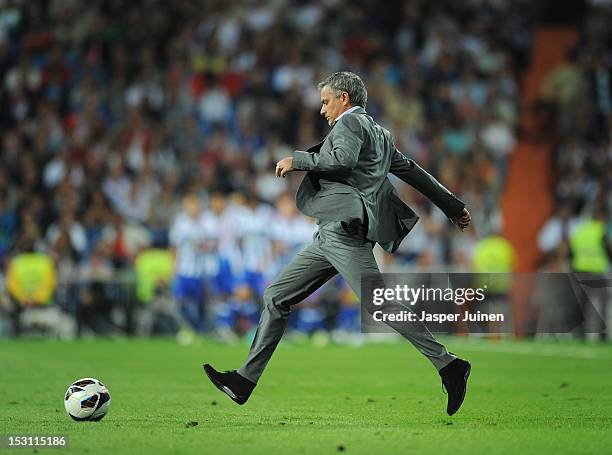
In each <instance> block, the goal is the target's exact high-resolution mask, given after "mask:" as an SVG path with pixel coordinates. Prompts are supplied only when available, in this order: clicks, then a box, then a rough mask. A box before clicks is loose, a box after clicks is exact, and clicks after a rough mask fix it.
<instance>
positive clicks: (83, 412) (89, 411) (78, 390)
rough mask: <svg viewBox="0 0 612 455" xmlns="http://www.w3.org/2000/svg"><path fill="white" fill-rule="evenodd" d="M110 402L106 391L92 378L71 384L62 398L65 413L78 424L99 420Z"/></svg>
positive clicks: (104, 387)
mask: <svg viewBox="0 0 612 455" xmlns="http://www.w3.org/2000/svg"><path fill="white" fill-rule="evenodd" d="M110 402H111V398H110V393H109V392H108V389H107V388H106V386H105V385H104V384H102V383H101V382H100V381H98V380H97V379H94V378H83V379H79V380H78V381H75V382H73V383H72V384H70V387H68V390H67V391H66V395H65V396H64V406H65V407H66V412H67V413H68V415H69V416H70V417H72V418H73V419H74V420H76V421H78V422H82V421H87V420H88V421H91V422H97V421H98V420H101V419H102V417H104V416H105V415H106V413H107V412H108V408H109V407H110Z"/></svg>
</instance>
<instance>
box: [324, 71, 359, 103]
mask: <svg viewBox="0 0 612 455" xmlns="http://www.w3.org/2000/svg"><path fill="white" fill-rule="evenodd" d="M326 85H328V86H329V88H330V89H331V91H332V92H333V93H334V95H335V96H336V98H339V97H340V95H341V94H342V92H346V93H348V96H349V99H350V100H351V104H352V105H353V106H362V107H366V104H367V102H368V91H367V90H366V87H365V84H364V83H363V81H362V80H361V78H360V77H359V76H357V75H356V74H355V73H351V72H349V71H340V72H338V73H333V74H331V75H330V76H327V77H326V78H325V79H323V80H322V81H321V82H319V85H318V87H319V90H322V89H323V87H325V86H326Z"/></svg>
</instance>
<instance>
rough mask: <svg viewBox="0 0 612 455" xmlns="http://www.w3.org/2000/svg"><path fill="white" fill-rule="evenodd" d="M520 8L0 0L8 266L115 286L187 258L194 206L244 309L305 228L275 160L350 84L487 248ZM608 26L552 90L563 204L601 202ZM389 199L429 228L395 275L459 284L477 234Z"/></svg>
mask: <svg viewBox="0 0 612 455" xmlns="http://www.w3.org/2000/svg"><path fill="white" fill-rule="evenodd" d="M532 3H533V2H530V1H528V0H495V1H479V0H472V1H463V2H455V1H439V2H438V1H436V2H428V1H424V0H407V1H403V2H399V1H392V2H385V3H384V5H383V4H381V3H380V2H374V1H363V2H348V1H340V0H322V1H308V0H273V1H265V0H248V1H234V0H224V1H213V0H208V1H191V0H176V1H172V2H163V1H159V0H144V1H130V2H128V1H123V0H110V1H100V0H93V1H88V2H84V1H78V0H50V1H24V0H0V75H2V76H1V80H0V136H1V138H2V143H1V144H0V146H1V148H2V149H1V153H0V267H2V270H3V271H6V269H7V267H8V264H9V261H10V259H11V258H13V257H15V256H16V255H18V254H20V253H24V252H31V251H35V252H40V253H44V254H46V255H48V256H49V257H50V258H51V259H52V261H53V263H54V265H55V267H56V271H57V277H58V281H74V280H81V281H82V280H85V281H87V280H89V281H92V280H94V279H95V280H97V281H109V280H112V279H113V277H116V276H118V274H120V273H121V271H122V270H124V269H126V268H131V267H133V266H134V263H135V261H136V258H137V257H138V255H139V254H140V253H141V252H142V251H144V250H147V249H151V248H161V249H165V248H177V247H179V245H177V243H176V242H173V239H172V235H171V233H172V228H173V226H174V225H175V224H176V223H177V222H178V221H179V217H180V216H184V211H185V210H186V209H185V207H184V198H185V197H186V196H189V195H192V196H193V195H195V197H196V199H197V200H198V204H200V205H201V211H202V213H204V214H205V215H206V214H208V215H206V216H208V219H209V221H210V220H211V219H212V220H215V221H214V223H212V225H213V226H215V227H214V229H213V230H212V231H208V232H214V234H211V239H215V240H216V241H218V242H220V243H219V245H220V244H222V251H223V252H224V254H222V255H220V256H222V257H220V258H216V259H214V260H213V262H215V261H216V263H215V264H213V265H211V260H210V258H209V259H208V262H207V264H208V265H207V266H205V269H206V270H209V271H210V270H215V272H214V273H213V272H209V271H208V272H205V273H207V274H208V275H211V276H212V275H215V276H216V275H218V274H219V273H221V275H223V273H226V275H227V276H231V280H227V279H224V278H223V277H220V278H219V277H217V278H215V280H216V283H217V284H216V285H212V284H211V285H210V286H208V289H213V290H215V291H214V292H217V293H218V294H219V295H224V296H226V297H227V298H226V299H225V300H226V301H227V300H228V299H229V300H231V299H235V298H238V300H240V299H241V297H240V296H241V295H243V294H241V293H242V292H243V287H241V286H243V285H244V284H245V283H246V284H247V285H248V287H249V290H250V291H249V292H250V293H252V295H253V296H254V299H255V300H257V296H258V295H260V293H261V291H262V289H263V286H265V282H266V280H268V279H270V278H271V277H273V275H274V274H275V273H276V272H277V271H278V269H279V267H281V266H282V264H283V263H284V262H286V261H287V260H288V258H290V257H291V255H292V254H294V252H295V251H296V250H297V249H299V248H300V247H301V245H303V244H305V243H308V242H309V241H310V239H311V236H312V232H313V230H314V223H313V220H307V219H305V218H304V217H302V216H301V215H300V214H298V213H296V212H295V207H293V200H292V197H293V193H294V192H295V190H296V188H297V186H298V184H299V181H300V179H301V175H299V174H297V173H296V174H291V175H290V177H289V178H287V179H278V178H276V177H275V176H274V167H275V163H276V161H278V160H279V159H280V158H282V157H284V156H286V155H287V154H288V153H289V152H290V151H291V150H293V149H304V148H305V147H308V146H309V145H312V144H313V143H316V142H318V141H319V140H320V139H321V138H322V137H323V136H324V135H325V134H326V131H327V128H328V127H327V126H326V124H325V122H324V121H323V119H321V118H320V116H319V115H318V111H319V108H320V100H319V94H318V92H317V89H316V84H317V82H318V81H319V80H321V79H322V78H323V77H325V76H326V75H328V74H329V73H330V72H333V71H337V70H343V69H346V70H351V71H354V72H357V73H358V74H360V75H361V76H362V78H363V79H364V81H365V83H366V86H367V88H368V105H367V111H368V112H369V114H370V115H372V116H373V117H374V118H375V119H376V121H378V122H379V123H380V124H382V125H384V126H386V127H387V128H388V129H389V130H390V131H391V132H392V133H393V134H394V137H395V139H396V144H397V146H398V148H399V149H400V150H401V151H403V152H404V153H405V154H407V155H408V156H410V157H411V158H414V159H415V160H416V161H418V162H419V163H420V164H421V165H422V166H423V167H425V168H426V169H428V170H429V171H431V172H432V173H433V174H434V175H436V176H437V177H438V178H439V180H440V181H442V182H443V183H444V184H445V185H446V186H447V187H448V188H449V189H450V190H451V191H453V192H454V193H455V194H457V195H458V197H460V198H462V199H464V200H468V201H470V210H471V211H472V215H473V218H474V223H475V224H476V225H478V226H479V232H478V235H479V236H480V237H484V236H487V235H489V234H492V233H496V232H498V231H499V229H500V223H501V221H500V220H501V215H500V213H499V210H500V203H499V198H500V195H501V190H502V188H503V184H504V178H505V173H506V168H507V162H508V157H509V155H510V154H511V152H512V150H513V148H514V146H515V143H516V141H517V128H518V118H519V112H518V95H519V93H518V91H519V89H518V75H519V74H520V72H521V71H522V70H523V69H524V68H525V66H526V65H528V63H529V52H530V46H531V39H532V37H531V24H530V20H531V17H532V16H531V14H530V11H531V8H532V7H533V5H532ZM604 17H607V18H608V19H609V15H608V16H604ZM604 17H599V18H598V17H595V18H592V21H591V22H589V23H588V25H587V28H586V29H585V36H584V40H583V41H582V42H581V45H582V43H583V44H584V46H585V48H586V49H588V50H589V53H588V55H585V54H583V53H582V52H580V58H579V59H578V60H576V59H574V60H572V61H570V62H568V69H567V70H566V71H565V73H563V74H560V75H559V76H558V77H557V78H556V79H554V80H551V82H550V87H549V88H547V89H546V94H547V96H549V100H550V102H551V103H553V104H555V103H556V105H557V106H558V108H559V110H560V111H561V112H562V114H563V115H560V116H559V121H560V122H562V125H563V126H562V128H563V130H564V131H566V132H567V134H568V137H567V140H566V141H565V142H564V146H563V149H562V150H561V149H560V151H559V156H562V157H563V158H560V159H558V160H557V161H556V162H557V163H558V164H557V165H558V172H559V174H560V175H566V174H571V175H572V178H570V179H559V182H562V181H563V182H566V183H560V184H559V185H558V187H557V190H556V192H557V194H558V200H559V204H560V206H565V205H566V204H565V202H567V201H568V200H571V201H572V202H575V203H576V204H578V202H579V201H580V200H581V199H580V198H581V197H582V198H583V199H584V198H587V199H588V198H589V197H591V195H592V194H593V193H592V192H591V189H592V185H598V184H599V185H608V186H607V188H609V179H610V176H611V173H610V168H609V166H608V168H607V173H606V172H605V171H604V170H605V169H606V167H605V166H600V165H599V164H601V162H602V160H603V162H605V161H606V157H607V156H609V150H610V149H609V146H610V137H609V134H602V132H603V131H608V133H609V122H610V116H609V109H610V106H609V93H608V98H606V96H605V95H602V91H603V92H605V90H606V81H607V83H608V86H607V87H608V89H609V82H610V80H609V76H610V72H609V70H610V61H609V57H610V56H609V54H606V53H605V52H604V51H606V50H609V48H608V47H605V46H603V47H602V46H599V47H598V44H597V43H598V40H599V39H600V38H601V36H602V35H601V34H602V33H604V32H607V31H606V30H605V23H606V19H604ZM608 23H609V21H608ZM500 24H503V26H500ZM602 24H604V25H603V26H602ZM602 27H603V30H602ZM606 77H607V78H608V79H606ZM602 81H603V82H602ZM568 84H570V85H572V87H571V89H573V91H572V90H571V89H570V88H568ZM559 87H562V89H559ZM606 100H607V103H608V104H606ZM594 116H598V122H599V123H592V122H590V121H586V120H585V119H586V118H587V117H588V118H589V119H590V118H591V117H594ZM577 120H579V121H577ZM602 122H603V123H602ZM568 125H571V126H572V128H567V126H568ZM605 125H607V126H605ZM591 133H599V134H591ZM586 138H588V140H587V139H586ZM591 139H592V140H591ZM608 160H609V158H608ZM587 161H588V163H589V166H584V165H583V163H584V162H587ZM576 169H579V170H580V171H579V172H576ZM602 173H603V174H602ZM577 179H579V180H577ZM606 179H607V180H606ZM568 180H569V181H570V183H567V181H568ZM603 188H606V186H604V187H603ZM398 189H399V190H400V191H401V194H402V196H403V197H404V199H405V200H406V201H407V202H408V203H409V204H410V205H412V206H414V207H415V208H416V210H417V211H418V213H419V215H420V216H421V221H420V222H419V223H418V224H417V227H416V228H415V230H414V232H413V233H412V234H411V235H410V237H409V240H407V241H405V242H404V243H403V245H402V247H401V248H400V251H399V252H398V254H396V255H394V257H391V256H384V257H382V258H381V259H382V261H381V264H382V265H383V266H384V267H385V269H387V270H389V269H393V268H401V267H420V268H431V267H432V266H436V265H447V266H452V267H456V268H459V269H462V270H469V269H470V267H471V265H472V254H473V249H474V245H475V244H476V242H477V241H478V239H479V237H476V236H475V235H474V236H473V237H472V238H469V237H463V238H462V239H461V241H459V240H458V239H456V238H455V237H456V235H457V234H456V233H455V231H454V230H453V229H452V226H451V225H450V223H449V221H448V220H447V219H446V218H445V217H444V215H443V214H442V213H441V212H440V211H439V210H437V209H435V207H432V206H431V203H429V201H427V200H426V199H425V198H424V197H423V196H421V195H420V194H418V193H416V192H415V191H414V190H412V189H411V188H409V187H407V186H405V185H403V184H401V182H399V181H398ZM206 216H205V218H206ZM292 226H293V227H292ZM206 267H208V268H206ZM219 271H221V272H219ZM251 272H253V273H255V275H253V273H251ZM253 276H256V278H253ZM228 282H229V283H230V284H227V283H228ZM219 286H220V287H219ZM338 289H340V291H338V292H342V289H343V288H342V286H341V285H340V288H338ZM90 294H91V292H90ZM94 294H95V293H94ZM247 294H248V293H247ZM75 295H76V297H75V298H76V299H77V300H79V299H83V297H82V296H81V294H79V293H76V294H75ZM319 298H323V297H320V296H319ZM245 299H246V297H245ZM85 300H86V298H85ZM242 300H244V299H242ZM344 300H346V301H347V302H350V300H351V298H350V297H346V298H344ZM307 316H308V317H311V319H312V317H314V316H313V315H312V314H310V315H308V314H307ZM317 317H318V318H319V320H320V319H325V318H328V316H325V315H323V316H321V315H319V316H317ZM311 319H308V318H307V320H311ZM314 319H315V320H316V318H314Z"/></svg>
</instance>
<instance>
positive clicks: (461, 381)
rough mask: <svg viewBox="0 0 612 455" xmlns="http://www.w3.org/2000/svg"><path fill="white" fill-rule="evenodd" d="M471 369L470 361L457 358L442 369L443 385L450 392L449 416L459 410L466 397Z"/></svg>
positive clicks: (447, 408) (447, 409)
mask: <svg viewBox="0 0 612 455" xmlns="http://www.w3.org/2000/svg"><path fill="white" fill-rule="evenodd" d="M471 369H472V366H471V365H470V362H467V361H465V360H463V359H459V358H457V359H455V360H453V361H452V362H451V363H449V364H448V365H446V366H445V367H444V368H442V369H441V370H440V376H441V377H442V386H443V387H444V388H445V389H446V392H447V393H448V405H447V406H446V412H448V415H449V416H452V415H453V414H454V413H456V412H457V411H458V410H459V408H460V407H461V404H462V403H463V400H464V399H465V392H466V390H467V380H468V376H469V375H470V370H471Z"/></svg>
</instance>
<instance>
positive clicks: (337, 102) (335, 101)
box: [320, 85, 351, 126]
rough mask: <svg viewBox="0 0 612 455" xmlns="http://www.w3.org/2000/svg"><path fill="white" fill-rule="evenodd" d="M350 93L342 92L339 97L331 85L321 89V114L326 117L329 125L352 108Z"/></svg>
mask: <svg viewBox="0 0 612 455" xmlns="http://www.w3.org/2000/svg"><path fill="white" fill-rule="evenodd" d="M350 107H351V106H350V102H349V96H348V93H346V92H342V93H341V94H340V96H339V97H336V96H335V95H334V92H333V91H332V89H331V88H329V85H326V86H325V87H323V88H322V89H321V112H320V113H321V115H323V116H324V117H325V119H326V120H327V123H329V125H330V126H331V125H333V124H334V122H335V121H336V119H337V118H338V116H339V115H340V114H342V113H343V112H344V111H346V110H348V109H349V108H350Z"/></svg>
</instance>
